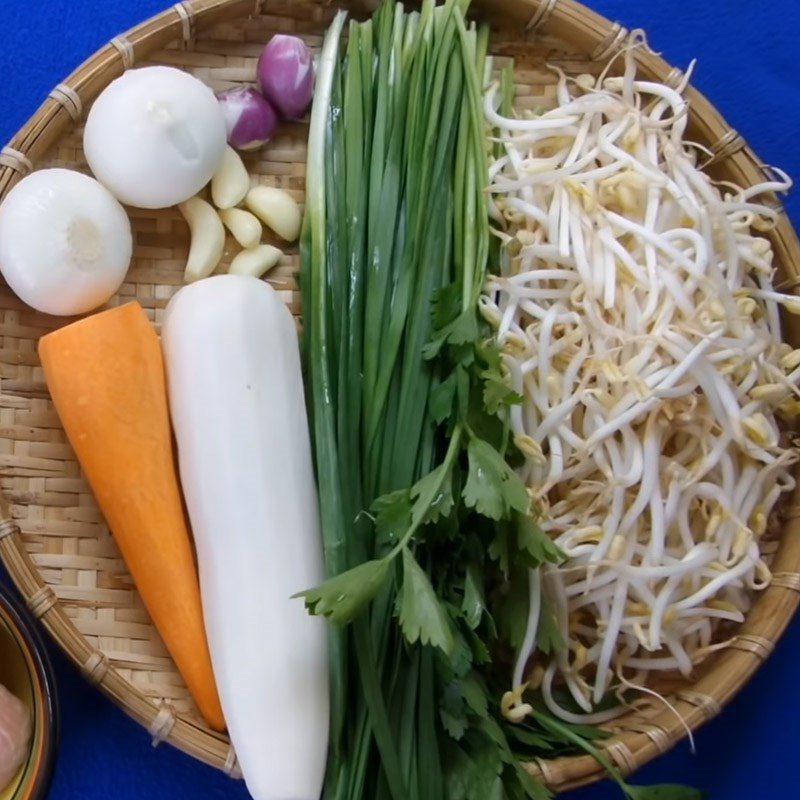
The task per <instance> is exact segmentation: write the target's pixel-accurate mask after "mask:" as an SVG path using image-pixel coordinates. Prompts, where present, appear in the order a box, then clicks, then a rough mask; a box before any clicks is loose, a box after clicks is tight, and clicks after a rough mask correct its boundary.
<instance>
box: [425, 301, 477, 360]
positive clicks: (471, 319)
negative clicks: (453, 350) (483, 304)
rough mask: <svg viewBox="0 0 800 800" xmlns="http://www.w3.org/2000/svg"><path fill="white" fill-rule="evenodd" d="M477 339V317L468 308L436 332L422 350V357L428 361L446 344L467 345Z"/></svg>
mask: <svg viewBox="0 0 800 800" xmlns="http://www.w3.org/2000/svg"><path fill="white" fill-rule="evenodd" d="M477 338H478V317H477V315H476V313H475V309H474V308H468V309H467V310H466V311H462V312H461V313H460V314H459V315H458V316H457V317H456V318H455V319H454V320H452V321H451V322H448V323H447V325H445V326H444V327H443V328H440V329H439V330H438V331H437V332H436V334H435V335H434V338H433V339H431V341H429V342H428V343H427V344H426V345H425V346H424V347H423V348H422V356H423V358H425V359H427V360H430V359H433V358H436V356H438V355H439V353H440V352H441V350H442V348H443V347H444V346H445V345H446V344H467V343H471V342H474V341H475V339H477Z"/></svg>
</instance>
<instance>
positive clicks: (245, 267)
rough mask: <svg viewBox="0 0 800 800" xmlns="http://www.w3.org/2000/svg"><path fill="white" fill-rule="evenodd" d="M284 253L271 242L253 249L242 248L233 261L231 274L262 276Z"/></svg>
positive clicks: (229, 272) (230, 269)
mask: <svg viewBox="0 0 800 800" xmlns="http://www.w3.org/2000/svg"><path fill="white" fill-rule="evenodd" d="M282 255H283V253H282V252H281V251H280V250H278V248H277V247H273V246H272V245H271V244H262V245H259V246H258V247H254V248H253V249H251V250H242V252H241V253H239V254H238V255H237V256H236V257H235V258H234V259H233V261H232V262H231V266H230V268H229V269H228V274H230V275H248V276H250V277H251V278H260V277H261V276H262V275H263V274H264V273H266V272H269V270H271V269H272V268H273V267H274V266H275V265H276V264H277V263H278V261H280V259H281V256H282Z"/></svg>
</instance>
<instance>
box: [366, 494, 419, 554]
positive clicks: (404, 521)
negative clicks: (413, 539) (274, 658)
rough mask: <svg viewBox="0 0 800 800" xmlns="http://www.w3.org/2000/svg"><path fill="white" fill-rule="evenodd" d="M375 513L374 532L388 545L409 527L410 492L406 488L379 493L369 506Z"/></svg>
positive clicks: (392, 543) (392, 544) (397, 539)
mask: <svg viewBox="0 0 800 800" xmlns="http://www.w3.org/2000/svg"><path fill="white" fill-rule="evenodd" d="M370 510H371V511H372V513H373V514H374V515H375V534H376V535H377V536H378V537H379V539H380V540H381V541H382V542H383V543H385V544H388V545H390V546H394V545H395V544H397V542H398V541H399V540H400V537H401V536H402V535H403V534H404V533H405V532H406V531H407V530H408V529H409V528H410V527H411V493H410V492H409V491H408V489H398V490H397V491H396V492H389V494H384V495H381V496H380V497H379V498H377V500H375V501H374V502H373V504H372V506H371V508H370Z"/></svg>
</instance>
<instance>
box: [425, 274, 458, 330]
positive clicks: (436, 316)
mask: <svg viewBox="0 0 800 800" xmlns="http://www.w3.org/2000/svg"><path fill="white" fill-rule="evenodd" d="M432 305H433V314H432V317H433V328H434V330H436V331H440V330H442V328H444V327H446V326H447V325H449V324H450V323H451V322H452V321H453V320H454V319H455V318H456V317H457V316H458V315H459V314H460V313H461V287H460V286H459V285H458V283H450V284H448V285H447V286H442V287H441V288H440V289H437V290H436V291H435V292H434V294H433V303H432Z"/></svg>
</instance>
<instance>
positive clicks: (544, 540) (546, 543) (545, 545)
mask: <svg viewBox="0 0 800 800" xmlns="http://www.w3.org/2000/svg"><path fill="white" fill-rule="evenodd" d="M517 546H518V547H519V549H520V551H522V552H524V553H526V554H527V555H528V556H530V559H531V563H529V566H532V567H536V566H539V565H540V564H544V563H546V562H548V563H550V564H559V563H560V562H562V561H563V560H564V553H562V552H561V550H560V549H559V547H558V546H557V545H556V544H555V542H553V540H552V539H551V538H550V537H549V536H548V535H547V534H546V533H545V532H544V531H543V530H542V529H541V528H540V527H539V525H538V523H537V522H536V520H535V519H534V518H533V517H532V516H531V515H530V514H520V515H519V516H518V517H517Z"/></svg>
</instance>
